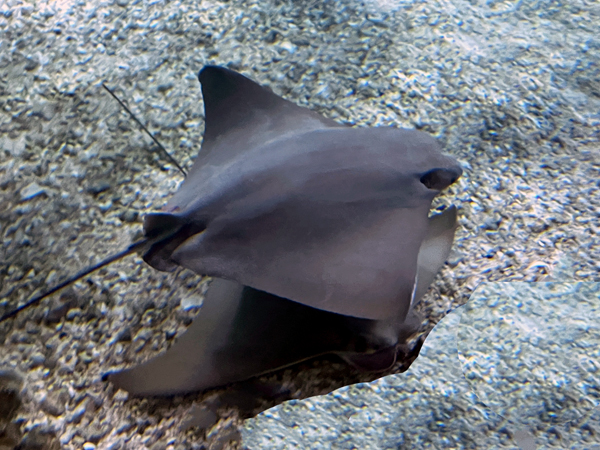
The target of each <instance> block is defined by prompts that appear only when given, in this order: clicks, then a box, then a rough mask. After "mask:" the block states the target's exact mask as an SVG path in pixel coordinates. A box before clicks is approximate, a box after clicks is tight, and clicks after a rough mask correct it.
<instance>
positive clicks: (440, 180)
mask: <svg viewBox="0 0 600 450" xmlns="http://www.w3.org/2000/svg"><path fill="white" fill-rule="evenodd" d="M461 174H462V170H461V169H460V168H453V169H431V170H430V171H428V172H425V173H424V174H423V175H421V178H420V181H421V183H423V184H424V185H425V187H426V188H427V189H433V190H436V191H441V190H442V189H446V188H447V187H448V186H450V185H451V184H452V183H454V182H455V181H456V180H458V178H459V177H460V175H461Z"/></svg>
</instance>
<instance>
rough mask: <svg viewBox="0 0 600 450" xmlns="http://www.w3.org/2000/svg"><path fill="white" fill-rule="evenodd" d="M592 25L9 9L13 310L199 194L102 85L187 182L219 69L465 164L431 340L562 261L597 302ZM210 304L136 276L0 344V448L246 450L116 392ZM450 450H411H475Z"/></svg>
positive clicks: (460, 11)
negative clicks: (404, 133)
mask: <svg viewBox="0 0 600 450" xmlns="http://www.w3.org/2000/svg"><path fill="white" fill-rule="evenodd" d="M599 24H600V4H599V3H598V2H593V1H580V0H575V1H569V2H566V1H565V2H560V1H547V2H541V1H526V2H525V1H513V2H509V1H507V2H491V1H485V0H473V1H469V2H467V1H452V2H449V1H441V0H433V1H426V2H425V1H422V2H417V1H413V2H405V1H369V2H363V3H355V2H335V3H334V2H311V1H297V2H291V1H289V2H276V1H273V0H261V1H251V0H250V1H241V0H230V1H227V2H219V1H212V2H203V1H195V2H191V1H173V2H149V1H146V2H144V1H135V0H132V1H127V0H117V1H116V2H112V1H109V2H102V1H100V2H89V3H86V2H83V1H80V2H69V1H58V2H55V1H48V2H41V1H40V2H22V1H10V0H8V1H4V2H3V3H0V106H1V108H0V236H2V242H1V246H0V299H1V300H0V311H1V310H3V309H6V310H8V309H9V308H12V307H14V306H15V305H17V304H19V303H20V302H23V301H25V300H26V299H27V298H29V297H30V296H31V294H32V293H33V292H34V291H36V290H40V291H41V290H43V289H44V288H47V287H48V286H50V285H53V284H55V283H56V282H57V281H60V280H62V279H63V278H64V277H66V276H68V275H70V274H72V273H75V272H76V271H78V270H79V269H81V268H82V267H84V266H86V265H88V264H90V263H93V262H96V261H98V260H100V259H101V258H103V257H105V256H107V255H109V254H111V253H113V252H116V251H118V250H121V249H123V248H124V247H126V246H127V245H128V244H129V243H130V242H131V241H132V240H133V239H134V237H135V236H136V235H138V234H139V232H140V229H141V220H142V217H143V214H144V213H145V212H146V211H149V210H153V209H158V208H160V207H161V206H162V205H163V204H164V203H165V202H166V200H167V199H168V198H169V196H170V195H171V193H173V192H174V191H175V190H176V189H177V186H178V185H179V183H180V182H181V181H182V177H181V176H180V175H179V174H178V173H177V172H176V170H174V168H173V167H172V166H171V165H169V164H167V163H166V162H165V161H164V160H162V159H161V158H160V156H159V154H158V152H156V151H155V149H154V148H153V146H152V145H151V144H150V142H149V139H148V138H147V137H146V136H144V135H143V134H141V133H140V132H139V130H138V129H137V127H136V126H135V125H134V124H133V123H132V122H131V120H130V119H129V118H128V117H127V116H126V115H125V114H124V113H123V112H122V111H121V110H120V108H119V106H118V104H116V102H115V101H114V100H112V99H111V98H110V97H109V96H108V94H107V93H106V92H105V91H104V89H103V88H102V86H101V83H102V82H106V83H107V85H108V86H110V87H113V88H115V90H116V92H117V94H118V95H119V96H120V97H121V98H123V99H124V100H125V101H127V102H128V103H129V105H130V106H131V108H132V109H133V110H134V112H135V113H136V114H137V115H138V116H139V117H140V118H141V119H142V120H143V121H144V122H145V123H147V124H148V127H149V128H150V129H151V130H152V132H153V133H155V135H156V137H157V138H158V139H159V140H160V141H161V142H162V143H163V144H164V145H165V147H167V148H168V149H170V150H171V151H172V152H173V154H174V156H175V157H176V158H177V159H178V160H179V161H181V163H182V164H184V165H185V166H188V167H189V166H190V164H191V162H192V160H193V158H194V156H195V155H196V153H197V151H198V149H199V147H200V143H201V136H202V130H203V116H202V114H203V109H202V100H201V95H200V87H199V84H198V81H197V78H196V77H197V73H198V71H199V70H200V69H201V68H202V66H203V65H205V64H220V65H227V66H228V67H230V68H232V69H235V70H239V71H241V72H242V73H244V74H246V75H248V76H250V77H251V78H253V79H255V80H257V81H259V82H260V83H262V84H265V85H268V86H270V87H271V88H272V89H273V90H274V91H275V92H276V93H278V94H280V95H282V96H284V97H285V98H287V99H290V100H292V101H294V102H296V103H298V104H300V105H303V106H308V107H310V108H311V109H314V110H316V111H318V112H320V113H322V114H323V115H326V116H328V117H331V118H334V119H335V120H338V121H340V122H346V123H351V124H356V125H359V126H377V125H395V126H404V127H417V128H419V129H422V130H424V131H427V132H429V133H432V134H433V135H435V136H436V137H438V138H439V139H440V142H441V143H442V145H443V146H444V148H445V149H446V151H448V152H449V153H451V154H453V155H454V156H456V157H457V158H459V159H460V160H461V162H462V163H463V166H464V169H465V173H464V175H463V177H462V178H461V179H460V180H459V182H458V183H456V185H454V186H452V187H451V189H449V190H448V192H447V193H445V195H444V197H443V198H441V199H439V200H438V202H439V203H446V204H447V203H454V204H456V205H457V207H458V208H459V215H460V219H459V229H458V232H457V239H456V244H455V250H454V251H453V254H452V255H451V257H450V260H449V262H448V264H447V266H446V267H445V268H444V270H443V271H442V274H441V275H440V276H439V277H438V279H437V281H436V283H435V286H434V287H433V288H432V289H431V290H430V292H429V294H428V295H427V296H426V297H425V298H424V299H423V302H422V308H421V309H422V311H423V312H424V313H425V315H426V316H427V318H428V321H427V323H426V324H425V325H424V329H425V330H426V331H428V330H431V329H432V328H433V326H434V325H435V324H436V323H437V322H439V320H440V319H441V318H442V317H443V316H444V315H446V314H447V313H448V312H449V311H450V310H452V309H454V308H456V307H457V306H459V305H461V304H464V303H465V302H466V301H467V299H468V298H469V296H470V295H471V293H472V292H473V290H474V289H475V287H476V286H477V285H478V284H480V283H481V282H484V281H541V280H544V279H546V278H547V277H549V276H552V273H553V271H555V269H556V267H557V264H558V262H559V261H561V260H562V261H565V260H568V261H570V262H571V264H570V269H569V270H570V272H569V273H570V275H571V276H572V279H573V281H600V247H599V245H598V239H599V238H598V233H599V230H600V227H599V225H598V216H599V214H600V190H599V180H600V154H599V153H600V151H599V149H600V144H599V142H598V137H599V135H600V114H599V111H600V56H599V54H600V52H599V50H600V37H599V36H600V34H599V33H598V28H599ZM149 149H150V150H153V151H151V152H148V150H149ZM202 283H203V280H202V279H201V278H200V277H197V276H195V275H193V274H190V273H189V272H186V271H181V272H176V273H175V274H163V273H159V272H156V271H154V270H153V269H151V268H149V267H148V266H146V265H144V264H143V263H142V262H141V260H140V259H139V258H137V257H129V258H127V259H126V260H123V261H122V262H120V263H116V264H114V265H112V266H110V267H109V268H106V269H103V270H101V271H100V272H98V273H97V274H95V275H93V276H91V277H89V278H88V279H86V280H84V281H82V282H80V283H77V284H76V285H75V286H73V287H72V288H70V289H67V290H66V291H65V292H64V293H63V295H55V296H54V297H53V298H51V299H48V300H46V301H44V302H43V304H42V305H40V306H38V307H36V308H32V309H30V310H28V311H27V312H25V313H22V314H20V315H19V316H18V317H17V318H16V319H15V320H14V321H9V322H8V323H4V324H2V325H0V342H2V347H1V350H0V369H1V370H3V371H2V372H0V384H1V389H0V403H2V404H3V405H8V407H6V408H5V409H4V410H2V411H0V430H4V431H3V434H2V435H0V448H2V449H4V448H12V447H14V446H15V445H17V443H20V444H19V445H21V447H20V448H23V449H29V448H36V447H35V445H38V444H39V445H41V447H42V448H48V449H58V448H65V449H80V448H85V449H93V448H98V449H115V450H116V449H144V448H148V449H152V450H159V449H188V448H195V449H200V448H208V449H211V450H214V449H225V448H237V447H239V446H240V444H239V439H240V436H241V434H240V430H239V427H240V425H241V419H240V415H239V413H238V411H236V410H235V409H227V410H222V411H220V412H219V413H220V415H221V418H220V419H219V420H218V421H217V423H216V424H215V425H214V426H213V427H212V428H210V429H209V430H200V429H198V427H192V428H190V429H185V428H186V427H185V426H183V425H182V424H184V423H185V421H186V419H187V418H188V417H189V415H190V411H191V410H193V408H194V407H195V406H196V405H202V404H205V403H206V402H209V401H210V399H211V398H212V397H211V396H214V394H213V393H204V394H197V395H190V396H185V397H178V398H175V399H171V400H157V399H130V398H128V396H127V394H126V393H125V392H123V391H117V392H115V391H114V390H113V389H112V387H111V386H110V385H109V384H107V383H104V382H102V381H101V375H102V374H103V373H104V372H106V371H107V370H109V369H116V368H118V367H123V366H124V365H128V364H133V363H135V362H139V361H142V360H144V359H146V358H149V357H150V356H152V355H154V354H156V353H157V352H159V351H161V350H163V349H165V348H166V346H167V345H168V343H169V342H172V340H173V339H174V338H176V336H177V335H178V333H181V332H182V331H183V330H184V329H185V326H186V325H187V324H189V323H190V320H191V318H192V317H193V316H194V314H195V313H197V312H198V308H197V307H196V308H194V307H192V308H188V309H184V308H183V307H182V306H181V304H182V303H183V304H184V305H185V306H190V305H194V304H197V303H198V302H197V301H196V300H197V299H198V297H199V296H200V295H201V293H202V285H203V284H202ZM373 378H374V377H373V376H371V377H369V376H366V375H358V374H353V373H350V372H349V371H347V370H345V369H344V367H343V366H342V365H341V364H339V363H336V362H332V361H327V360H324V361H317V362H311V363H306V364H303V365H302V366H301V367H299V368H296V369H289V370H286V371H283V372H281V373H279V374H276V375H273V376H272V377H267V378H266V379H269V380H271V379H273V380H277V381H279V382H283V383H284V384H285V385H286V386H289V387H290V389H292V392H293V396H294V397H295V398H305V397H308V396H312V395H320V394H324V393H327V392H330V391H332V390H333V389H336V388H339V387H341V386H344V385H347V384H350V383H356V382H360V381H362V382H365V381H370V380H372V379H373ZM465 382H466V381H465ZM411 401H414V402H417V403H418V402H419V396H418V395H417V393H416V392H415V393H414V398H412V399H411ZM286 405H289V404H286ZM266 406H269V405H268V404H264V405H262V408H263V409H264V407H266ZM286 407H292V406H286ZM444 414H446V415H442V417H448V414H450V413H444ZM459 414H462V411H460V412H459ZM428 420H430V421H431V422H430V423H433V424H435V423H437V422H435V421H434V420H433V419H431V418H429V419H428ZM426 425H427V424H426ZM502 427H503V425H502V423H501V422H498V421H493V420H491V419H490V422H489V424H488V425H487V429H488V431H489V433H490V434H494V435H496V434H497V433H498V431H499V430H501V429H502ZM466 429H467V430H468V426H467V428H466ZM589 430H590V431H589V432H588V434H589V439H592V441H594V440H595V441H597V440H598V439H599V438H598V434H599V433H600V429H598V428H596V430H594V428H593V427H591V426H590V428H589ZM258 432H260V430H259V431H258ZM437 435H439V436H442V437H443V435H442V434H441V433H439V432H438V430H436V429H435V428H432V431H431V436H437ZM407 442H408V441H407ZM452 442H454V443H452ZM458 442H466V441H461V440H460V439H459V440H458ZM40 443H41V444H40ZM299 445H303V443H300V444H299ZM306 445H307V448H315V447H310V445H312V444H311V443H310V442H309V443H306ZM457 445H458V444H456V442H455V441H450V440H445V439H443V438H440V439H439V440H436V441H435V442H432V443H430V444H428V446H423V447H410V446H409V445H408V444H407V445H406V446H405V447H402V448H477V447H472V446H471V447H469V446H468V445H466V444H465V445H464V447H457ZM460 445H462V444H460ZM469 445H471V444H469ZM473 445H475V444H473ZM503 445H504V446H506V448H511V446H514V443H513V442H512V441H511V440H510V438H509V439H508V441H507V442H504V443H502V442H500V443H499V444H498V446H499V447H498V448H502V446H503ZM557 445H559V444H557ZM299 448H302V447H299ZM325 448H327V447H325ZM340 448H343V447H340ZM347 448H351V443H348V447H347Z"/></svg>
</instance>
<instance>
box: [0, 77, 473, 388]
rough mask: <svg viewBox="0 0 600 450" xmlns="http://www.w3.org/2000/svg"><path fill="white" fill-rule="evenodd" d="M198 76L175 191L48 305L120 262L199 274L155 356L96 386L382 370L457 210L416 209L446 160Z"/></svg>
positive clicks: (453, 164)
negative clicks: (138, 230)
mask: <svg viewBox="0 0 600 450" xmlns="http://www.w3.org/2000/svg"><path fill="white" fill-rule="evenodd" d="M199 80H200V83H201V86H202V95H203V98H204V108H205V132H204V140H203V143H202V148H201V151H200V152H199V154H198V156H197V158H196V160H195V162H194V164H193V166H192V168H191V170H190V172H189V175H188V176H187V178H186V179H185V181H184V182H183V184H182V186H181V187H180V189H179V190H178V191H177V192H176V193H175V194H174V195H173V197H172V198H171V199H170V200H169V202H168V203H167V205H166V206H165V207H164V208H163V210H162V211H160V212H155V213H149V214H147V215H146V217H145V219H144V235H145V237H144V239H143V240H142V241H140V242H136V243H134V244H132V245H131V246H130V247H129V248H128V249H126V250H125V251H124V252H122V253H120V254H118V255H115V256H114V257H111V258H109V259H107V260H106V261H103V262H102V263H100V264H98V265H96V266H94V267H92V268H90V269H87V270H86V271H84V272H82V273H80V274H78V275H76V277H73V278H72V279H70V280H67V281H66V282H65V283H61V284H60V285H59V286H57V287H55V288H53V289H52V290H51V291H49V293H53V292H56V291H57V290H58V289H60V288H62V287H64V286H65V285H66V284H67V283H70V282H72V281H73V280H74V279H78V278H80V277H82V276H85V275H87V274H88V273H90V272H91V271H93V270H96V269H97V268H99V267H101V266H103V265H105V264H107V263H110V262H112V261H114V260H115V259H118V258H120V257H123V256H124V255H126V254H129V253H132V252H134V251H135V252H138V253H140V254H141V255H142V257H143V259H144V261H145V262H146V263H148V264H149V265H150V266H152V267H154V268H155V269H157V270H161V271H172V270H175V269H176V268H178V267H184V268H187V269H189V270H192V271H193V272H195V273H198V274H201V275H208V276H211V277H213V281H212V282H211V284H210V286H209V289H208V291H207V294H206V297H205V300H204V303H203V306H202V308H201V311H200V313H199V316H198V317H197V318H196V319H195V320H194V321H193V323H192V325H191V326H190V327H189V329H188V330H187V331H186V332H185V333H184V334H183V335H182V336H181V338H180V339H179V340H178V341H177V342H176V343H175V344H174V345H173V346H171V348H170V349H169V350H167V352H166V353H164V354H163V355H159V356H158V357H156V358H154V359H152V360H150V361H148V362H146V363H144V364H142V365H140V366H137V367H134V368H131V369H126V370H123V371H120V372H116V373H111V374H109V375H108V379H109V380H110V381H112V382H113V383H114V384H115V385H116V386H117V387H122V388H124V389H126V390H128V391H130V392H131V393H133V394H139V395H171V394H177V393H186V392H191V391H196V390H204V389H208V388H213V387H217V386H222V385H225V384H228V383H232V382H236V381H242V380H245V379H248V378H251V377H254V376H257V375H261V374H264V373H267V372H271V371H273V370H276V369H279V368H282V367H286V366H289V365H292V364H295V363H297V362H299V361H302V360H305V359H308V358H312V357H315V356H318V355H322V354H328V353H334V354H337V355H339V356H340V357H342V358H343V359H345V360H346V361H347V362H348V363H350V364H352V365H354V366H355V367H357V368H359V369H362V370H373V371H381V370H385V369H387V368H389V367H391V365H393V364H394V361H395V358H396V349H397V347H398V345H399V343H401V342H403V340H405V339H406V337H407V336H410V335H411V334H413V333H414V331H415V330H416V329H418V327H419V325H420V320H419V317H418V315H417V314H416V313H415V311H414V307H415V305H416V303H417V301H418V300H419V298H420V297H421V296H422V295H423V294H424V292H425V291H426V290H427V288H428V287H429V285H430V284H431V282H432V281H433V278H434V277H435V275H436V273H437V272H438V271H439V269H440V268H441V266H442V265H443V264H444V261H445V259H446V258H447V255H448V253H449V251H450V247H451V245H452V241H453V237H454V231H455V228H456V209H455V208H454V207H450V208H448V209H446V210H444V211H443V212H442V213H440V214H437V215H434V216H432V217H429V210H430V208H431V202H432V200H433V198H434V197H435V196H436V195H437V194H438V193H439V192H440V191H442V190H443V189H445V188H447V187H448V186H449V185H451V184H452V183H454V182H455V181H456V180H457V179H458V178H459V177H460V175H461V173H462V170H461V168H460V165H459V164H458V162H457V161H456V160H455V159H454V158H452V157H450V156H448V155H444V154H443V153H442V152H441V150H440V147H439V145H438V143H437V141H436V140H435V139H434V138H433V137H431V136H429V135H428V134H426V133H423V132H420V131H417V130H409V129H400V128H393V127H374V128H368V127H350V126H346V125H342V124H338V123H337V122H335V121H333V120H330V119H327V118H325V117H323V116H321V115H319V114H317V113H316V112H313V111H311V110H308V109H306V108H302V107H299V106H297V105H295V104H294V103H291V102H289V101H287V100H284V99H283V98H281V97H279V96H277V95H276V94H274V93H273V92H272V91H270V90H269V89H267V88H265V87H262V86H260V85H259V84H257V83H255V82H254V81H252V80H250V79H248V78H246V77H244V76H243V75H241V74H239V73H236V72H234V71H232V70H229V69H226V68H223V67H216V66H207V67H205V68H204V69H202V71H201V72H200V74H199ZM49 293H46V294H44V295H42V296H40V297H37V298H36V299H34V300H30V301H29V302H27V303H26V304H25V305H24V306H23V307H25V306H27V305H30V304H33V303H34V302H37V301H39V300H40V299H41V298H43V297H45V296H47V295H49ZM23 307H20V308H18V309H17V310H15V311H13V312H12V313H9V314H7V315H6V316H5V317H4V318H2V319H0V321H2V320H4V319H6V318H7V317H9V316H12V315H14V313H16V312H18V311H19V310H21V309H23Z"/></svg>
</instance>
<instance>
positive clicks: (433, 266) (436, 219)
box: [413, 206, 457, 305]
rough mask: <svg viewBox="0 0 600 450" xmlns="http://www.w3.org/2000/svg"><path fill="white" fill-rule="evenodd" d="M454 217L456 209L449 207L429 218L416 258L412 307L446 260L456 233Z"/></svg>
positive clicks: (423, 293)
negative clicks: (415, 280)
mask: <svg viewBox="0 0 600 450" xmlns="http://www.w3.org/2000/svg"><path fill="white" fill-rule="evenodd" d="M456 217H457V211H456V207H455V206H450V207H449V208H447V209H445V210H444V211H443V212H441V213H439V214H435V215H433V216H431V217H430V218H429V222H428V226H427V234H426V236H425V239H424V240H423V243H422V244H421V247H420V249H419V255H418V257H417V284H416V286H415V292H414V295H413V305H414V304H415V303H416V302H418V301H419V300H420V299H421V297H423V295H425V293H426V292H427V290H428V289H429V286H430V285H431V283H432V282H433V280H434V279H435V276H436V275H437V273H438V272H439V271H440V269H441V268H442V266H443V265H444V263H445V261H446V259H448V255H449V254H450V249H451V248H452V242H453V241H454V232H455V231H456V223H457V222H456Z"/></svg>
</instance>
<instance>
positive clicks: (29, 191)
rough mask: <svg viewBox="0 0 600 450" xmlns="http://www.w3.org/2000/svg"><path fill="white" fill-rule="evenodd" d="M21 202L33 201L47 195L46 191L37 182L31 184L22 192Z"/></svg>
mask: <svg viewBox="0 0 600 450" xmlns="http://www.w3.org/2000/svg"><path fill="white" fill-rule="evenodd" d="M20 194H21V201H27V200H31V199H32V198H35V197H37V196H38V195H42V194H46V190H45V189H44V188H43V187H41V186H40V185H39V184H37V183H36V182H33V183H30V184H28V185H27V186H25V187H24V188H23V189H21V191H20Z"/></svg>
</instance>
